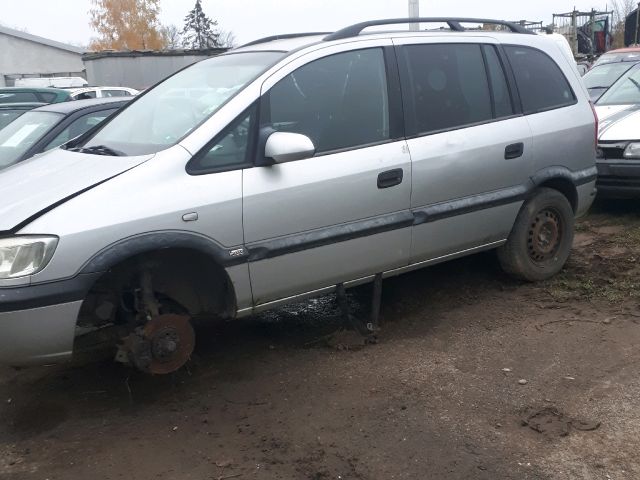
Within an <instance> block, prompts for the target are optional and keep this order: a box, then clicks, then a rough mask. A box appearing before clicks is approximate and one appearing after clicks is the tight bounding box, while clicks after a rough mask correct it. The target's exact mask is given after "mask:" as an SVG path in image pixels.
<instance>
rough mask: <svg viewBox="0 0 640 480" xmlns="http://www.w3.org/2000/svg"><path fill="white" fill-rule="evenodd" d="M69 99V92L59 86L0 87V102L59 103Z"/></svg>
mask: <svg viewBox="0 0 640 480" xmlns="http://www.w3.org/2000/svg"><path fill="white" fill-rule="evenodd" d="M68 100H71V93H70V92H69V91H68V90H63V89H61V88H26V87H6V88H0V103H24V102H40V103H60V102H66V101H68Z"/></svg>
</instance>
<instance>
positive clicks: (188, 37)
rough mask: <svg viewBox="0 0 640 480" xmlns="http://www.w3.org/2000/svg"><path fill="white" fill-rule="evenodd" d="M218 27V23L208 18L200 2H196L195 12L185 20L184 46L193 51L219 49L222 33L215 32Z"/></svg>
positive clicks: (192, 11) (191, 12)
mask: <svg viewBox="0 0 640 480" xmlns="http://www.w3.org/2000/svg"><path fill="white" fill-rule="evenodd" d="M217 26H218V22H216V21H215V20H211V19H210V18H209V17H207V16H206V15H205V13H204V11H203V10H202V5H201V4H200V0H196V4H195V6H194V7H193V10H191V11H190V12H189V14H188V15H187V16H186V17H185V19H184V28H183V30H182V35H183V37H184V46H185V47H187V48H193V49H203V48H215V47H219V46H220V33H219V32H217V31H216V30H215V27H217Z"/></svg>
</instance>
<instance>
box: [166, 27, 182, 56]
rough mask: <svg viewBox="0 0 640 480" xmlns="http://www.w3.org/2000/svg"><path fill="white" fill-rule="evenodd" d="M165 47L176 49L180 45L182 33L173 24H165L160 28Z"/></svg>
mask: <svg viewBox="0 0 640 480" xmlns="http://www.w3.org/2000/svg"><path fill="white" fill-rule="evenodd" d="M161 33H162V37H163V39H164V43H165V48H169V49H173V50H175V49H177V48H181V47H182V35H181V34H180V30H179V29H178V27H176V26H175V25H166V26H164V27H162V30H161Z"/></svg>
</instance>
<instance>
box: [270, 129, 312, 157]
mask: <svg viewBox="0 0 640 480" xmlns="http://www.w3.org/2000/svg"><path fill="white" fill-rule="evenodd" d="M314 153H316V147H315V146H314V145H313V142H312V141H311V139H310V138H309V137H307V136H306V135H301V134H299V133H289V132H274V133H272V134H271V135H269V138H268V139H267V143H266V145H265V147H264V156H265V157H266V158H272V159H273V161H274V162H276V163H286V162H294V161H296V160H304V159H306V158H311V157H313V155H314Z"/></svg>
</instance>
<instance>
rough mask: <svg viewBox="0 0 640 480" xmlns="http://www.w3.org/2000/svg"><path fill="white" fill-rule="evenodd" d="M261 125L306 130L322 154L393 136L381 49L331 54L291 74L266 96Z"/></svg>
mask: <svg viewBox="0 0 640 480" xmlns="http://www.w3.org/2000/svg"><path fill="white" fill-rule="evenodd" d="M261 127H271V128H274V129H275V130H277V131H283V132H293V133H301V134H304V135H306V136H308V137H309V138H310V139H311V140H312V141H313V143H314V145H315V147H316V152H318V153H323V152H329V151H334V150H340V149H345V148H354V147H359V146H365V145H371V144H374V143H379V142H383V141H385V140H389V138H390V133H389V101H388V94H387V79H386V68H385V61H384V55H383V51H382V49H380V48H374V49H365V50H356V51H351V52H345V53H339V54H335V55H331V56H329V57H326V58H322V59H320V60H316V61H313V62H311V63H309V64H307V65H305V66H303V67H301V68H299V69H298V70H296V71H295V72H293V73H291V74H289V75H288V76H286V77H285V78H283V79H282V80H280V82H278V83H277V84H276V85H274V86H273V88H271V90H270V91H269V92H268V93H267V95H266V96H265V97H264V98H263V109H262V113H261Z"/></svg>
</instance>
